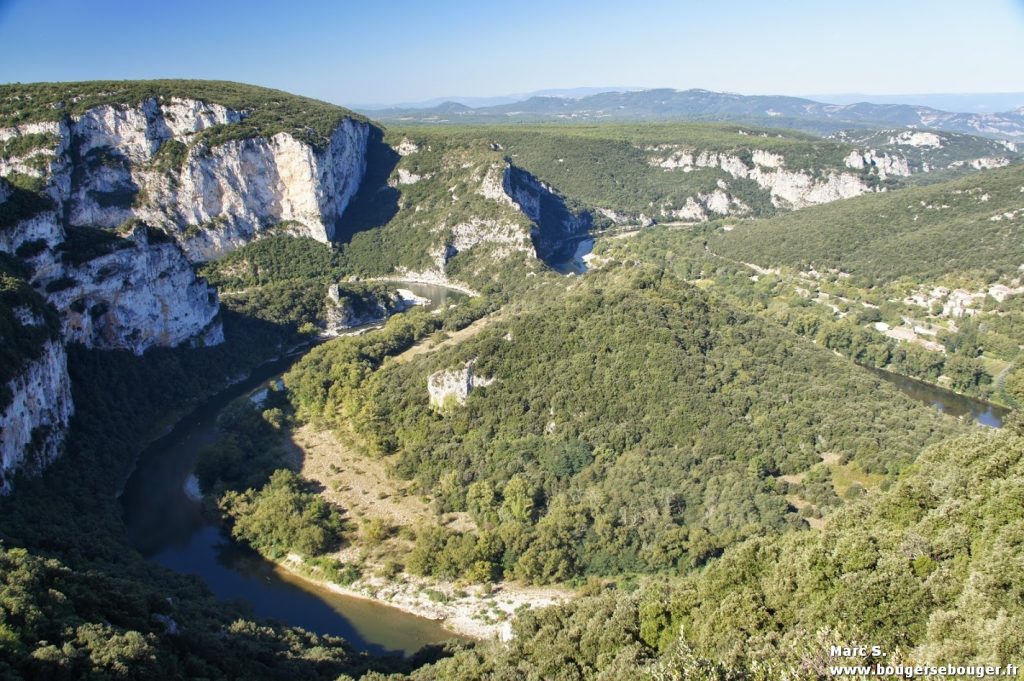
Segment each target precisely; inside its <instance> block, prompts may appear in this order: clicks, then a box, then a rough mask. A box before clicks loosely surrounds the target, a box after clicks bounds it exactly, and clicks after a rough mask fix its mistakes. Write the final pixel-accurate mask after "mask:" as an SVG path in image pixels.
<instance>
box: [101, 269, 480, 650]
mask: <svg viewBox="0 0 1024 681" xmlns="http://www.w3.org/2000/svg"><path fill="white" fill-rule="evenodd" d="M395 286H396V287H400V288H404V289H408V290H411V291H412V292H413V293H415V294H416V295H417V296H420V297H423V298H427V299H429V300H430V301H431V302H430V304H429V305H427V308H428V309H431V310H433V309H444V308H446V307H448V305H450V304H453V303H455V302H457V301H458V300H460V299H461V298H464V297H465V296H464V294H461V293H458V292H455V291H452V290H451V289H447V288H444V287H441V286H433V285H428V284H413V283H409V282H402V283H396V284H395ZM297 360H298V356H294V357H290V358H285V359H281V360H278V361H276V362H272V363H269V364H267V365H264V366H262V367H260V368H259V369H257V370H256V371H254V372H253V375H252V376H251V377H250V378H248V379H246V380H245V381H242V382H241V383H239V384H237V385H235V386H232V387H231V388H228V389H226V390H225V391H223V392H222V393H220V394H218V395H216V396H215V397H213V398H211V399H210V400H208V401H207V402H206V403H205V404H203V405H201V406H200V407H198V408H197V409H196V410H195V411H194V412H192V414H190V415H188V416H187V417H185V418H184V419H182V420H181V421H180V422H179V423H178V424H177V425H176V426H175V428H174V429H173V430H172V431H171V432H170V433H168V434H167V435H166V436H164V437H163V438H160V439H159V440H157V441H156V442H154V443H153V444H152V445H151V446H150V447H148V448H147V449H146V450H145V451H144V452H143V453H142V455H141V456H140V457H139V461H138V463H137V465H136V468H135V470H134V471H133V473H132V475H131V477H130V478H129V479H128V481H127V483H126V485H125V489H124V492H123V493H122V495H121V504H122V508H123V509H124V517H125V523H126V526H127V531H128V536H129V539H130V540H131V541H132V543H133V545H134V546H135V547H136V548H137V549H138V550H139V551H141V552H142V553H143V555H145V556H147V557H149V558H150V559H151V560H153V561H155V562H157V563H159V564H160V565H163V566H165V567H167V568H170V569H172V570H174V571H176V572H180V573H184V574H191V575H197V576H199V577H201V578H202V580H203V581H204V582H205V583H206V584H207V585H208V586H209V588H210V590H211V591H212V592H213V593H214V594H215V595H216V596H217V597H218V598H220V599H222V600H227V601H237V600H241V601H244V603H245V604H247V605H248V606H249V608H250V609H251V611H252V612H253V613H254V614H255V615H256V616H259V617H266V618H273V619H276V620H279V621H281V622H283V623H285V624H289V625H293V626H300V627H303V628H304V629H308V630H309V631H313V632H316V633H318V634H334V635H338V636H342V637H344V638H346V639H348V640H349V641H350V642H351V643H352V645H353V646H355V647H356V648H358V649H360V650H367V651H370V652H373V653H378V654H382V653H387V652H401V653H410V652H413V651H415V650H418V649H419V648H421V647H422V646H424V645H427V644H430V643H439V642H441V641H444V640H447V639H450V638H452V634H451V633H450V632H449V631H447V630H446V629H444V628H443V627H442V626H441V625H440V624H439V623H438V622H434V621H432V620H428V619H425V618H422V617H416V616H414V615H410V614H408V613H405V612H402V611H400V610H397V609H396V608H391V607H388V606H386V605H383V604H381V603H378V602H375V601H370V600H366V599H362V598H355V597H350V596H343V595H341V594H337V593H334V592H332V591H329V590H327V589H323V588H320V587H318V586H317V585H315V584H313V583H311V582H309V581H307V580H304V579H302V578H299V577H296V576H295V575H292V574H290V573H288V572H286V571H284V570H282V569H280V568H278V567H277V566H276V565H274V564H272V563H270V562H268V561H265V560H263V559H262V558H260V557H259V556H258V555H257V554H255V553H254V552H252V551H250V550H248V549H245V548H244V547H241V546H238V545H236V544H234V543H233V542H231V541H230V540H229V539H228V538H227V537H225V536H224V535H223V534H222V531H221V528H220V526H219V524H217V523H215V522H212V521H210V520H209V519H207V518H204V517H203V514H202V513H201V508H200V504H199V503H198V502H197V501H195V500H194V499H191V498H189V496H188V495H187V494H186V493H185V489H184V488H185V482H186V480H187V479H188V477H189V475H190V474H191V473H192V470H193V468H194V466H195V461H196V456H197V454H198V452H199V450H200V449H202V447H204V446H205V445H207V444H209V443H210V442H212V441H213V440H214V438H215V437H216V435H217V429H216V423H217V417H218V416H219V414H220V412H221V411H222V410H223V409H224V408H225V407H226V406H227V405H228V404H229V403H230V402H231V401H232V400H234V399H236V398H237V397H240V396H241V395H244V394H246V393H248V392H250V391H252V390H254V389H256V388H257V387H259V386H260V385H262V384H264V383H265V382H267V381H268V380H270V379H271V378H272V377H274V376H276V375H278V374H280V373H282V372H283V371H286V370H287V369H288V368H289V367H290V366H291V365H292V364H293V363H294V362H295V361H297Z"/></svg>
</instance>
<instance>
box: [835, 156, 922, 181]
mask: <svg viewBox="0 0 1024 681" xmlns="http://www.w3.org/2000/svg"><path fill="white" fill-rule="evenodd" d="M844 163H845V164H846V167H847V168H852V169H854V170H865V169H871V168H874V169H875V170H876V171H877V172H878V177H879V179H882V180H884V179H885V178H887V177H890V176H893V177H906V176H908V175H910V174H911V170H910V163H909V162H908V161H907V159H906V158H904V157H902V156H897V155H895V154H886V153H881V154H880V153H878V152H877V151H875V150H873V149H868V150H866V151H851V152H850V154H849V155H848V156H847V157H846V158H845V159H844Z"/></svg>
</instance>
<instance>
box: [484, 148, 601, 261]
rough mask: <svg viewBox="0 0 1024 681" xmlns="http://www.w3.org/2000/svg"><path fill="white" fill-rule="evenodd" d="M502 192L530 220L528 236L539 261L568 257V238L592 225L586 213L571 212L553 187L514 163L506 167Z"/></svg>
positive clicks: (570, 245) (580, 233)
mask: <svg viewBox="0 0 1024 681" xmlns="http://www.w3.org/2000/svg"><path fill="white" fill-rule="evenodd" d="M502 191H503V192H504V194H505V195H506V196H507V197H508V199H509V200H511V202H512V203H513V204H514V205H515V206H516V207H517V208H518V209H519V210H520V211H522V213H523V214H524V215H525V216H526V217H527V218H529V220H530V221H531V222H532V223H533V229H532V230H531V233H530V238H531V239H532V240H533V246H534V249H535V251H536V254H537V257H538V258H540V259H541V260H545V261H548V262H552V261H556V260H559V259H561V260H564V259H566V258H567V257H569V256H571V255H572V248H573V245H572V243H571V241H570V240H571V239H572V238H573V237H578V236H580V235H582V234H585V233H586V232H587V231H589V230H590V228H591V226H592V225H593V220H592V218H591V215H590V213H589V212H587V211H573V210H572V209H570V208H569V206H568V205H566V202H565V199H564V198H563V197H562V196H560V195H559V194H558V192H556V191H555V190H554V188H552V187H551V186H550V185H548V184H547V183H545V182H542V181H541V180H539V179H537V178H536V177H534V176H533V175H532V174H530V173H528V172H527V171H525V170H523V169H522V168H517V167H515V166H514V165H511V164H508V165H507V166H506V168H505V171H504V174H503V176H502Z"/></svg>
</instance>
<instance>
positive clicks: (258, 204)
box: [133, 119, 370, 261]
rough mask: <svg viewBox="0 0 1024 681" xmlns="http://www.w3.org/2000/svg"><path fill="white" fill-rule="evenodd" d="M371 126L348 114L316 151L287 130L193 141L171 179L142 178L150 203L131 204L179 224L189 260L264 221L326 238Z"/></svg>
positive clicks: (360, 167)
mask: <svg viewBox="0 0 1024 681" xmlns="http://www.w3.org/2000/svg"><path fill="white" fill-rule="evenodd" d="M369 130H370V128H369V125H368V124H365V123H357V122H355V121H352V120H351V119H346V120H345V121H344V122H343V123H342V124H341V125H340V126H338V129H337V130H336V131H335V132H334V134H333V135H332V137H331V141H330V144H329V145H328V146H327V148H326V149H325V150H324V151H323V152H318V151H317V150H315V149H314V148H313V147H311V146H309V145H308V144H306V143H304V142H300V141H298V140H296V139H295V138H294V137H292V136H291V135H288V134H286V133H278V134H277V135H274V136H273V137H271V138H270V139H264V138H253V139H246V140H237V141H233V142H228V143H225V144H221V145H218V146H216V147H214V148H213V149H205V148H202V147H195V148H193V149H192V150H191V152H190V153H189V156H188V158H187V160H186V162H185V165H184V167H183V168H182V170H181V172H180V173H179V175H178V176H177V179H176V180H175V181H169V180H168V179H167V178H166V177H165V176H157V177H156V178H154V179H153V180H152V181H150V182H149V183H148V184H147V183H146V179H145V178H144V179H143V186H144V187H145V189H146V191H147V194H148V195H149V196H150V197H152V202H151V204H152V206H151V207H149V208H144V209H141V210H135V211H133V212H134V213H135V214H137V215H138V216H139V217H142V218H143V219H145V220H148V221H150V222H151V223H154V224H157V225H161V226H165V227H167V228H173V229H176V230H179V231H180V227H181V226H182V225H192V226H193V227H192V228H191V229H186V230H185V234H184V235H183V237H182V238H183V246H184V248H185V251H186V253H187V254H188V256H189V258H190V259H191V260H193V261H203V260H209V259H212V258H216V257H219V256H221V255H224V254H226V253H228V252H229V251H231V250H233V249H234V248H237V247H238V246H240V245H243V244H245V243H248V242H249V241H251V240H252V239H253V238H254V237H256V236H258V235H259V234H260V233H261V232H263V231H264V230H265V229H266V228H267V227H271V226H273V225H276V224H279V223H294V224H292V225H290V227H289V230H288V231H289V232H291V233H293V234H297V235H303V236H310V237H312V238H314V239H316V240H318V241H322V242H324V243H328V242H330V241H332V240H333V239H334V227H335V224H336V223H337V221H338V220H339V219H340V218H341V215H342V213H344V211H345V208H346V207H347V206H348V204H349V202H350V201H351V199H352V197H353V196H354V195H355V193H356V191H357V190H358V189H359V184H360V182H361V181H362V178H363V173H364V172H365V170H366V143H367V140H368V138H369Z"/></svg>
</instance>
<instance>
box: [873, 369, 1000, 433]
mask: <svg viewBox="0 0 1024 681" xmlns="http://www.w3.org/2000/svg"><path fill="white" fill-rule="evenodd" d="M862 366H863V365H862ZM864 368H865V369H867V370H869V371H871V372H872V373H873V374H875V375H876V376H878V377H879V378H881V379H883V380H885V381H888V382H889V383H891V384H892V385H894V386H896V387H897V388H899V390H900V392H902V393H903V394H905V395H907V396H909V397H911V398H913V399H915V400H917V401H918V402H923V403H924V404H927V405H930V406H932V407H935V408H936V409H938V410H939V411H941V412H942V413H944V414H949V415H950V416H956V417H958V418H963V419H965V420H969V421H975V422H977V423H979V424H981V425H983V426H989V427H991V428H1002V427H1003V421H1004V420H1005V419H1006V417H1007V416H1008V415H1009V413H1010V409H1008V408H1006V407H1000V406H999V405H998V404H992V403H991V402H985V401H984V400H978V399H974V398H973V397H965V396H963V395H958V394H956V393H955V392H953V391H951V390H946V389H945V388H940V387H939V386H937V385H932V384H931V383H925V382H924V381H918V380H917V379H914V378H909V377H907V376H901V375H900V374H894V373H892V372H890V371H885V370H884V369H876V368H874V367H864Z"/></svg>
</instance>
